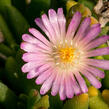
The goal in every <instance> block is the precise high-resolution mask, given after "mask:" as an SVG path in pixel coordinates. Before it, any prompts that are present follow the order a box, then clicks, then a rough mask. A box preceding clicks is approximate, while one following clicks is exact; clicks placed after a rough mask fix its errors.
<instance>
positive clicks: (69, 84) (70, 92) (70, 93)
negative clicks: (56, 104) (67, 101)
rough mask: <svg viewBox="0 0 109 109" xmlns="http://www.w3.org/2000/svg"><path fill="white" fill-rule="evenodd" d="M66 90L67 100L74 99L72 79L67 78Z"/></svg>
mask: <svg viewBox="0 0 109 109" xmlns="http://www.w3.org/2000/svg"><path fill="white" fill-rule="evenodd" d="M65 90H66V91H65V92H66V96H67V98H72V97H73V96H74V91H73V83H72V79H71V77H66V78H65Z"/></svg>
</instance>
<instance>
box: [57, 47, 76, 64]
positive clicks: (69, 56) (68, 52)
mask: <svg viewBox="0 0 109 109" xmlns="http://www.w3.org/2000/svg"><path fill="white" fill-rule="evenodd" d="M74 51H75V50H74V49H73V48H72V47H66V48H59V56H60V60H61V62H69V63H70V62H72V60H73V58H74Z"/></svg>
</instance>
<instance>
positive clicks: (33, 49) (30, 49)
mask: <svg viewBox="0 0 109 109" xmlns="http://www.w3.org/2000/svg"><path fill="white" fill-rule="evenodd" d="M20 48H21V49H23V50H24V51H26V52H33V53H35V52H36V53H37V51H38V50H41V49H40V48H38V47H37V45H33V44H30V43H27V42H22V43H21V45H20Z"/></svg>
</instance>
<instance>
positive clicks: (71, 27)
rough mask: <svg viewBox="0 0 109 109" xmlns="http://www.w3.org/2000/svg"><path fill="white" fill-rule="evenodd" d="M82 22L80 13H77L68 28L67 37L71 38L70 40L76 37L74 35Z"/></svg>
mask: <svg viewBox="0 0 109 109" xmlns="http://www.w3.org/2000/svg"><path fill="white" fill-rule="evenodd" d="M80 21H81V14H80V13H79V12H76V13H75V14H74V15H73V17H72V20H71V22H70V24H69V26H68V29H67V34H66V37H69V38H70V39H72V38H73V37H74V34H75V32H76V30H77V28H78V26H79V24H80Z"/></svg>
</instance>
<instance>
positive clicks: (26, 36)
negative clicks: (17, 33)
mask: <svg viewBox="0 0 109 109" xmlns="http://www.w3.org/2000/svg"><path fill="white" fill-rule="evenodd" d="M22 39H23V40H24V41H25V42H28V43H32V44H38V43H39V42H40V41H39V40H37V39H36V38H35V37H33V36H31V35H29V34H23V35H22Z"/></svg>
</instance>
